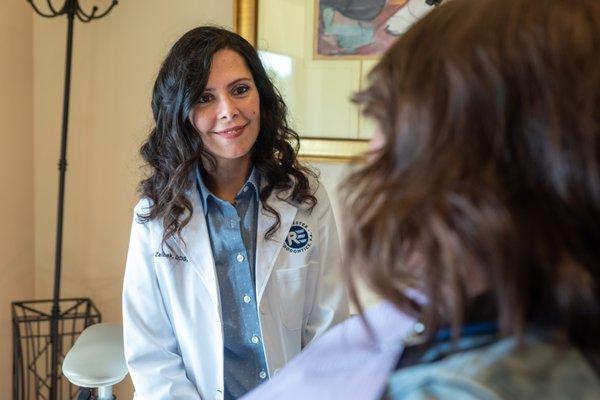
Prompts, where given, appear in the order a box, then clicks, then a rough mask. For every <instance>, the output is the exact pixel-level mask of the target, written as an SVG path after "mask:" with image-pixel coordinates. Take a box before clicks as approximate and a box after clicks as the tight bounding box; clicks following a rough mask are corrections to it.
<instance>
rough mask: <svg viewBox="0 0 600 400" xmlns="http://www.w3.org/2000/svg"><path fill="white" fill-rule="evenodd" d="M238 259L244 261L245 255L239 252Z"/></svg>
mask: <svg viewBox="0 0 600 400" xmlns="http://www.w3.org/2000/svg"><path fill="white" fill-rule="evenodd" d="M236 259H237V260H238V262H242V261H244V256H243V255H241V254H240V253H238V255H237V257H236Z"/></svg>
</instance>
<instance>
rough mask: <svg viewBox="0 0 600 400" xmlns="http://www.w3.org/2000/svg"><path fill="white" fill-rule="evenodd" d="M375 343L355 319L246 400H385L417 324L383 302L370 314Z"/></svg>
mask: <svg viewBox="0 0 600 400" xmlns="http://www.w3.org/2000/svg"><path fill="white" fill-rule="evenodd" d="M365 317H366V319H367V320H368V321H369V323H370V325H371V326H372V328H373V331H374V334H375V340H373V339H372V338H371V337H370V336H369V334H368V331H367V329H366V328H365V326H364V324H363V321H361V319H360V317H358V316H354V317H352V318H349V319H348V320H346V321H345V322H343V323H341V324H339V325H337V326H336V327H334V328H332V329H331V330H330V331H328V332H327V333H325V334H324V335H323V336H321V337H320V338H319V339H318V340H316V341H315V342H313V343H311V344H310V345H309V346H308V347H307V348H306V349H305V350H304V351H302V353H300V354H299V355H298V356H297V357H296V358H294V359H293V360H292V361H291V362H290V363H289V364H288V365H287V366H286V367H285V368H283V369H282V370H281V372H279V373H278V374H276V375H275V376H274V377H272V378H271V380H270V381H268V382H266V383H264V384H262V385H260V386H259V387H257V388H256V389H255V390H253V391H251V392H250V393H248V394H247V395H246V396H244V397H243V399H244V400H269V399H277V400H279V399H286V400H295V399H298V400H301V399H302V400H305V399H311V400H313V399H334V398H335V399H361V400H370V399H380V398H381V396H382V395H383V393H384V391H385V388H386V384H387V381H388V378H389V375H390V373H391V371H392V370H393V369H394V367H395V365H396V362H397V361H398V357H399V356H400V353H401V352H402V345H401V343H402V339H403V338H404V337H406V336H407V335H409V334H412V333H413V326H414V324H415V320H414V319H413V318H412V317H409V316H407V315H406V314H403V313H401V312H400V311H398V310H397V309H396V308H395V307H394V306H393V305H391V304H389V303H387V302H383V303H381V304H378V305H377V306H375V307H373V308H371V309H369V310H367V311H366V313H365Z"/></svg>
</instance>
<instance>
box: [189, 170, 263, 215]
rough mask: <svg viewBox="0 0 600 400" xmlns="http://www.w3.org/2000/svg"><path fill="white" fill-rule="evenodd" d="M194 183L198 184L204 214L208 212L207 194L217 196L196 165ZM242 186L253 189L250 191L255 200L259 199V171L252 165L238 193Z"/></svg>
mask: <svg viewBox="0 0 600 400" xmlns="http://www.w3.org/2000/svg"><path fill="white" fill-rule="evenodd" d="M196 183H197V185H198V191H199V192H200V200H201V201H202V208H203V210H204V215H205V216H206V214H207V213H208V198H209V196H212V197H214V198H217V196H215V195H214V194H213V193H212V192H211V191H210V190H209V189H208V188H207V187H206V185H205V183H204V179H202V173H201V172H200V166H198V168H196ZM244 187H249V188H251V189H253V190H252V193H253V197H254V199H255V200H258V199H259V188H260V173H259V172H258V170H257V169H256V168H254V167H252V171H251V172H250V176H249V177H248V180H247V181H246V183H245V184H244V186H242V188H241V189H240V193H241V192H242V190H243V189H244ZM240 193H238V194H237V196H236V198H237V197H238V196H239V195H240Z"/></svg>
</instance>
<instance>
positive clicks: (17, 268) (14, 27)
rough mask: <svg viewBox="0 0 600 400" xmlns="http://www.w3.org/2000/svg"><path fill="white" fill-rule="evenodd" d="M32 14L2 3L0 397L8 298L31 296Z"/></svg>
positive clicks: (5, 370)
mask: <svg viewBox="0 0 600 400" xmlns="http://www.w3.org/2000/svg"><path fill="white" fill-rule="evenodd" d="M31 28H32V13H31V10H30V9H29V6H28V5H27V3H26V2H17V1H2V2H0V54H2V62H1V63H0V88H1V95H0V121H1V123H0V126H1V128H0V137H1V138H2V144H1V145H0V182H2V189H1V190H0V209H2V210H3V213H2V214H3V216H2V224H1V226H2V229H1V230H0V398H2V399H9V398H10V397H11V387H12V383H11V379H12V378H11V377H12V336H11V324H10V302H11V301H15V300H29V299H31V298H32V297H33V88H32V84H31V73H32V37H31V36H32V29H31Z"/></svg>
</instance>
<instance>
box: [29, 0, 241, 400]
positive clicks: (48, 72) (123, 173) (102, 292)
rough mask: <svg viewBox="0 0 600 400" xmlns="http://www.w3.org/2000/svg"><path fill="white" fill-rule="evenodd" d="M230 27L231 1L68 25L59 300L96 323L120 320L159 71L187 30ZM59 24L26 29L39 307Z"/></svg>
mask: <svg viewBox="0 0 600 400" xmlns="http://www.w3.org/2000/svg"><path fill="white" fill-rule="evenodd" d="M104 3H106V2H104ZM19 4H20V3H19ZM231 21H232V2H231V1H223V0H178V1H173V2H171V1H164V0H144V1H121V2H119V4H118V6H117V7H115V9H114V10H113V11H112V12H111V14H109V15H108V16H107V17H105V18H104V19H102V20H99V21H95V22H93V23H91V24H85V25H84V24H81V23H77V24H76V25H75V41H74V49H73V52H74V57H73V77H72V94H71V119H70V121H71V123H70V128H69V144H68V160H69V166H68V168H69V169H68V171H67V186H66V191H67V194H66V205H65V207H66V208H65V220H64V221H65V225H64V252H63V254H64V258H63V286H62V292H61V294H62V296H63V297H66V296H89V297H91V298H92V300H93V301H94V302H95V303H96V305H97V306H98V307H99V309H100V311H101V312H102V315H103V317H104V321H120V320H121V306H120V298H121V284H122V276H123V269H124V264H125V257H126V250H127V243H128V240H129V229H130V223H131V216H132V207H133V204H134V201H135V187H136V184H137V181H138V179H139V169H138V167H139V165H140V164H141V162H140V159H139V158H138V156H137V152H138V148H139V145H140V144H141V142H142V140H143V139H144V137H145V136H146V134H147V132H148V130H149V128H150V125H151V114H150V106H149V104H150V94H151V88H152V83H153V80H154V76H155V74H156V72H157V71H158V67H159V64H160V62H161V60H162V58H163V57H164V56H165V55H166V52H167V50H168V48H169V47H170V45H171V44H172V43H173V42H174V41H175V40H176V39H177V38H178V37H179V36H180V35H181V34H182V33H183V32H185V31H186V30H188V29H189V28H191V27H194V26H197V25H201V24H205V23H214V24H218V25H222V26H230V25H231ZM65 25H66V21H65V20H64V19H62V20H46V19H43V18H39V17H36V18H34V22H33V38H34V41H33V43H34V59H35V62H34V71H33V76H34V87H35V95H34V98H35V107H36V113H35V129H34V132H35V133H34V137H35V146H34V156H35V160H36V162H35V171H34V176H35V192H34V193H35V196H34V203H35V212H36V216H37V218H36V221H35V250H36V253H35V264H36V273H35V281H36V296H37V297H38V298H47V297H50V296H51V294H52V270H53V256H54V230H55V218H56V214H55V208H56V191H57V189H56V187H57V179H58V178H57V176H58V173H57V169H56V162H57V159H58V151H59V148H58V146H59V135H60V115H61V114H60V113H61V107H62V105H61V99H62V82H63V73H64V72H63V71H64V43H65V31H66V28H65ZM130 390H131V389H130V386H129V383H126V384H122V385H120V387H119V388H118V391H117V393H116V394H117V395H118V396H120V397H121V396H122V397H121V398H123V399H126V398H129V392H130Z"/></svg>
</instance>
